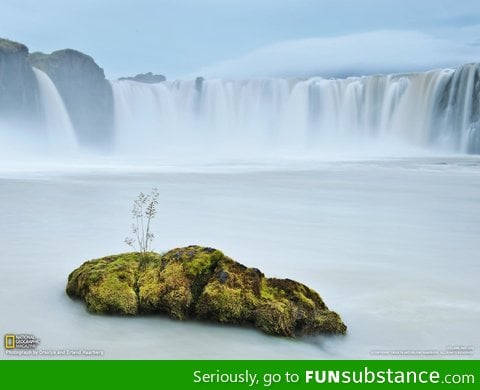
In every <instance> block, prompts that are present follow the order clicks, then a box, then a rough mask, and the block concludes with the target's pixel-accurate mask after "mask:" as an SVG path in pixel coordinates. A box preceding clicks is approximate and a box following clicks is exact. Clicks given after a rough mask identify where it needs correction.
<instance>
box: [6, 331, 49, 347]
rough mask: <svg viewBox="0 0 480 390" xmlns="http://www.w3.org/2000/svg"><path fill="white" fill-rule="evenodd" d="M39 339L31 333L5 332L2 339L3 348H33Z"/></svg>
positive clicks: (38, 342)
mask: <svg viewBox="0 0 480 390" xmlns="http://www.w3.org/2000/svg"><path fill="white" fill-rule="evenodd" d="M39 344H40V339H39V338H37V337H36V336H34V335H33V334H6V335H5V336H4V339H3V345H4V347H5V349H35V348H37V347H38V345H39Z"/></svg>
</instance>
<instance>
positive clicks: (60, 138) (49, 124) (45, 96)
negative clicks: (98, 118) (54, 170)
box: [32, 68, 77, 152]
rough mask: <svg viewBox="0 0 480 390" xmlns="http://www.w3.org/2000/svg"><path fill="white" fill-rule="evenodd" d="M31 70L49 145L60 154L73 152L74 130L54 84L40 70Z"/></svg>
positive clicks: (75, 140) (74, 146)
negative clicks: (33, 74) (37, 89)
mask: <svg viewBox="0 0 480 390" xmlns="http://www.w3.org/2000/svg"><path fill="white" fill-rule="evenodd" d="M32 69H33V72H34V73H35V77H36V78H37V82H38V88H39V94H40V99H39V100H40V106H41V109H42V112H43V116H44V120H45V129H46V132H47V135H48V138H49V142H50V145H51V146H53V147H54V148H55V149H57V150H59V151H62V152H68V151H72V150H75V149H76V148H77V139H76V135H75V130H74V128H73V126H72V122H71V121H70V117H69V115H68V112H67V109H66V108H65V104H64V103H63V100H62V98H61V96H60V94H59V93H58V91H57V88H56V87H55V84H53V82H52V80H50V78H49V77H48V76H47V75H46V74H45V73H44V72H42V71H41V70H40V69H37V68H32Z"/></svg>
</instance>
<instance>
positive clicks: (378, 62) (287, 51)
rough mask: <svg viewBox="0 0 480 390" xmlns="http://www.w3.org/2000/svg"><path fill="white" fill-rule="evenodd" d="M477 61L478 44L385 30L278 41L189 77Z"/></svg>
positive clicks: (395, 69) (419, 67)
mask: <svg viewBox="0 0 480 390" xmlns="http://www.w3.org/2000/svg"><path fill="white" fill-rule="evenodd" d="M479 29H480V28H479ZM476 61H480V47H478V46H476V45H472V44H471V43H467V42H465V41H463V40H458V39H454V38H451V37H450V38H445V37H443V38H440V37H436V36H433V35H430V34H427V33H422V32H417V31H405V30H381V31H372V32H367V33H359V34H349V35H343V36H337V37H328V38H325V37H322V38H308V39H298V40H289V41H284V42H279V43H276V44H273V45H268V46H263V47H260V48H258V49H256V50H254V51H252V52H250V53H247V54H245V55H243V56H240V57H237V58H233V59H229V60H226V61H222V62H219V63H216V64H213V65H211V66H207V67H204V68H202V69H200V70H199V71H198V72H195V74H192V75H188V77H192V76H199V75H200V76H203V77H207V78H217V77H218V78H234V79H239V78H240V79H241V78H262V77H308V76H322V77H345V76H360V75H368V74H378V73H399V72H415V71H425V70H429V69H437V68H444V67H456V66H458V65H461V64H464V63H468V62H476Z"/></svg>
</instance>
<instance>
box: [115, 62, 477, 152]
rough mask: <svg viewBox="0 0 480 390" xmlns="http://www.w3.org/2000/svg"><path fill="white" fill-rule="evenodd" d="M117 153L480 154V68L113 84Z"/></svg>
mask: <svg viewBox="0 0 480 390" xmlns="http://www.w3.org/2000/svg"><path fill="white" fill-rule="evenodd" d="M111 85H112V89H113V94H114V105H115V128H116V140H115V142H116V148H117V150H119V151H124V150H137V151H141V152H144V153H146V152H149V151H154V152H157V153H160V152H166V151H168V150H169V151H175V150H176V151H179V150H180V151H182V152H189V153H195V152H200V151H204V152H207V153H215V152H218V151H224V152H226V153H229V152H231V151H237V152H240V153H241V154H242V155H246V154H247V155H248V154H249V153H254V152H262V151H272V152H275V151H277V152H279V151H296V152H300V153H302V152H309V153H314V154H315V153H316V152H318V153H320V151H321V150H322V148H328V147H329V146H331V145H344V144H349V145H356V144H358V143H365V142H366V143H368V142H371V141H372V140H373V141H388V142H396V141H400V142H402V143H407V144H410V145H413V146H416V147H429V148H438V149H442V150H446V151H451V152H462V153H479V152H480V107H479V104H480V103H479V95H480V68H479V65H478V64H467V65H464V66H463V67H460V68H459V69H457V70H452V69H443V70H434V71H430V72H425V73H412V74H398V75H380V76H365V77H352V78H347V79H323V78H318V77H315V78H311V79H308V80H302V79H265V80H246V81H236V80H204V79H202V78H198V79H197V80H189V81H173V82H163V83H159V84H142V83H138V82H134V81H113V82H111Z"/></svg>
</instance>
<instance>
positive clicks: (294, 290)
mask: <svg viewBox="0 0 480 390" xmlns="http://www.w3.org/2000/svg"><path fill="white" fill-rule="evenodd" d="M67 293H68V294H69V295H70V296H72V297H79V298H83V299H84V300H85V302H86V304H87V308H88V310H90V311H92V312H95V313H116V314H129V315H132V314H137V313H166V314H168V315H169V316H171V317H173V318H176V319H185V318H188V317H191V316H193V317H197V318H201V319H208V320H210V321H217V322H221V323H232V324H245V323H251V324H254V325H255V326H256V327H257V328H259V329H261V330H262V331H264V332H265V333H268V334H274V335H282V336H287V337H294V336H296V335H299V334H300V335H302V334H316V333H319V332H328V333H345V331H346V326H345V325H344V324H343V322H342V320H341V319H340V317H339V316H338V314H336V313H335V312H332V311H330V310H328V308H327V307H326V305H325V303H324V302H323V300H322V299H321V298H320V296H319V295H318V294H317V293H316V292H315V291H314V290H312V289H310V288H309V287H307V286H305V285H303V284H301V283H298V282H295V281H293V280H289V279H276V278H265V276H264V275H263V273H261V272H260V271H259V270H257V269H255V268H247V267H245V266H244V265H242V264H240V263H238V262H236V261H233V260H232V259H230V258H229V257H226V256H224V255H223V253H222V252H220V251H218V250H215V249H212V248H203V247H199V246H189V247H185V248H176V249H173V250H171V251H169V252H167V253H165V254H164V255H158V254H155V253H149V254H147V257H146V258H145V257H142V256H141V255H140V254H139V253H126V254H122V255H117V256H109V257H104V258H101V259H97V260H92V261H88V262H86V263H84V264H83V265H82V266H81V267H79V268H78V269H76V270H75V271H73V272H72V273H71V274H70V276H69V279H68V284H67Z"/></svg>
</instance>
